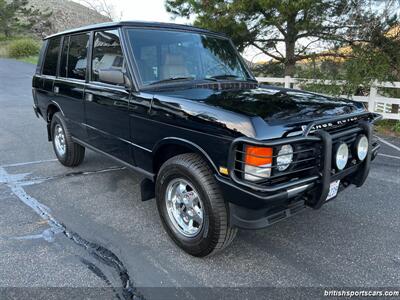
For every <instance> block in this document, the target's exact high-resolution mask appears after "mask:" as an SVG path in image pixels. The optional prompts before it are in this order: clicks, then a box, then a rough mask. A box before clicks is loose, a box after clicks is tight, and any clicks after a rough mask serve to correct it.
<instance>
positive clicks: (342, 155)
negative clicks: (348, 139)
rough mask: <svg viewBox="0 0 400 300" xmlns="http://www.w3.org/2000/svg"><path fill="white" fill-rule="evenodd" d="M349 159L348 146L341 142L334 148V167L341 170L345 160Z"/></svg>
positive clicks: (345, 163)
mask: <svg viewBox="0 0 400 300" xmlns="http://www.w3.org/2000/svg"><path fill="white" fill-rule="evenodd" d="M348 159H349V147H347V144H345V143H341V144H340V146H339V147H338V148H337V150H336V167H337V168H338V169H339V170H343V169H344V167H345V166H346V165H347V160H348Z"/></svg>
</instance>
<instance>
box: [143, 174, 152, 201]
mask: <svg viewBox="0 0 400 300" xmlns="http://www.w3.org/2000/svg"><path fill="white" fill-rule="evenodd" d="M140 195H141V197H142V201H147V200H151V199H153V198H154V197H155V196H156V194H155V184H154V181H152V180H150V179H148V178H145V179H143V180H142V182H141V183H140Z"/></svg>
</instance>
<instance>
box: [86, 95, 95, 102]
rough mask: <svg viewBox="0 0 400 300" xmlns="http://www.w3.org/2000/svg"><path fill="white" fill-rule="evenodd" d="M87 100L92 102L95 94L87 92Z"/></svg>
mask: <svg viewBox="0 0 400 300" xmlns="http://www.w3.org/2000/svg"><path fill="white" fill-rule="evenodd" d="M85 99H86V101H89V102H92V101H93V94H90V93H86V94H85Z"/></svg>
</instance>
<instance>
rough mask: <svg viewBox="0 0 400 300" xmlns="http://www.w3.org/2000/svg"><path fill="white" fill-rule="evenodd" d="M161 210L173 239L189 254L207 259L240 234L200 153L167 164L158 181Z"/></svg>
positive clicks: (165, 226)
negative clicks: (234, 226) (232, 223)
mask: <svg viewBox="0 0 400 300" xmlns="http://www.w3.org/2000/svg"><path fill="white" fill-rule="evenodd" d="M156 199H157V208H158V212H159V214H160V217H161V221H162V224H163V226H164V228H165V230H166V231H167V233H168V235H169V236H170V237H171V238H172V240H173V241H174V242H175V243H176V244H177V245H178V246H179V247H180V248H182V249H183V250H184V251H186V252H187V253H189V254H191V255H193V256H198V257H204V256H207V255H212V254H214V253H216V252H218V251H221V250H222V249H224V248H226V247H227V246H228V245H229V244H230V243H231V242H232V241H233V239H234V237H235V236H236V233H237V229H236V228H232V227H230V224H229V207H228V205H227V203H226V202H225V201H224V199H223V197H222V195H221V192H220V190H219V187H218V185H217V183H216V181H215V179H214V176H213V173H212V171H211V169H210V168H209V166H208V165H207V163H206V162H205V161H204V160H203V159H202V158H201V157H200V156H199V155H197V154H194V153H187V154H182V155H178V156H175V157H173V158H171V159H169V160H168V161H166V162H165V163H164V164H163V165H162V167H161V169H160V171H159V174H158V176H157V181H156Z"/></svg>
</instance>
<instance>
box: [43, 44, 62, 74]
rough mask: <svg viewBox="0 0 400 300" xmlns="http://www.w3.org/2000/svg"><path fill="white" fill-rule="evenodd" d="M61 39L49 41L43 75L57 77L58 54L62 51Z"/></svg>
mask: <svg viewBox="0 0 400 300" xmlns="http://www.w3.org/2000/svg"><path fill="white" fill-rule="evenodd" d="M60 42H61V37H55V38H52V39H50V40H49V42H48V46H47V51H46V57H45V59H44V64H43V74H44V75H51V76H56V73H57V61H58V52H59V50H60Z"/></svg>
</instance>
